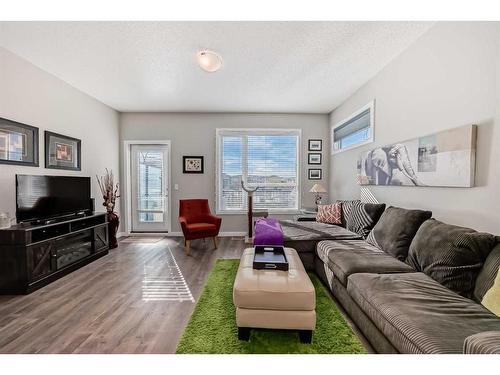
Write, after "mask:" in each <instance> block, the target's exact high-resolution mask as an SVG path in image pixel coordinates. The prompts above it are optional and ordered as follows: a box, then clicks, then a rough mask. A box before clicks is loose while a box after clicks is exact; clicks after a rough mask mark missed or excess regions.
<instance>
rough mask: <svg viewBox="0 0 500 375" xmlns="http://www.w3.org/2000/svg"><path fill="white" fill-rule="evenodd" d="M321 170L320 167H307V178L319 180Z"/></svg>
mask: <svg viewBox="0 0 500 375" xmlns="http://www.w3.org/2000/svg"><path fill="white" fill-rule="evenodd" d="M322 178H323V171H322V170H321V169H309V180H321V179H322Z"/></svg>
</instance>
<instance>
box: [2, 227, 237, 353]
mask: <svg viewBox="0 0 500 375" xmlns="http://www.w3.org/2000/svg"><path fill="white" fill-rule="evenodd" d="M244 247H245V245H244V243H243V241H242V240H241V239H232V238H230V237H224V238H221V239H220V241H219V248H218V249H217V250H215V251H214V250H212V249H213V243H212V241H209V240H207V241H205V242H203V241H201V240H200V241H193V244H192V250H191V255H190V256H186V255H185V254H184V253H183V240H182V239H181V238H165V239H163V240H161V241H159V242H156V243H141V242H139V241H135V242H133V241H132V242H127V243H125V242H120V245H119V247H118V248H116V249H114V250H111V252H110V254H109V255H107V256H105V257H103V258H101V259H98V260H97V261H95V262H93V263H91V264H89V265H87V266H85V267H83V268H81V269H79V270H77V271H75V272H73V273H71V274H69V275H67V276H65V277H63V278H62V279H59V280H57V281H56V282H54V283H52V284H50V285H48V286H46V287H44V288H42V289H40V290H38V291H36V292H34V293H32V294H30V295H27V296H0V353H174V352H175V348H176V345H177V342H178V340H179V338H180V335H181V334H182V332H183V330H184V327H185V326H186V324H187V322H188V320H189V317H190V316H191V313H192V311H193V309H194V306H195V303H194V300H197V298H198V297H199V295H200V293H201V291H202V289H203V285H204V283H205V279H206V277H207V275H208V273H209V271H210V270H211V269H212V267H213V264H214V262H215V260H216V259H217V258H239V257H240V255H241V252H242V251H243V249H244ZM172 255H173V257H172ZM173 259H175V260H173ZM176 264H177V265H178V269H177V268H176ZM179 270H180V272H181V273H182V276H183V277H184V280H185V282H186V284H187V285H188V286H189V291H190V293H191V294H192V296H193V298H194V300H192V299H190V298H187V297H186V296H187V294H186V289H185V288H183V287H182V286H183V285H182V284H183V283H182V278H181V277H180V276H179ZM157 284H158V285H159V287H155V285H157ZM179 285H180V286H181V287H180V288H179V287H178V286H179ZM173 286H177V288H173ZM175 289H180V292H179V293H176V292H175ZM176 294H177V295H178V297H176Z"/></svg>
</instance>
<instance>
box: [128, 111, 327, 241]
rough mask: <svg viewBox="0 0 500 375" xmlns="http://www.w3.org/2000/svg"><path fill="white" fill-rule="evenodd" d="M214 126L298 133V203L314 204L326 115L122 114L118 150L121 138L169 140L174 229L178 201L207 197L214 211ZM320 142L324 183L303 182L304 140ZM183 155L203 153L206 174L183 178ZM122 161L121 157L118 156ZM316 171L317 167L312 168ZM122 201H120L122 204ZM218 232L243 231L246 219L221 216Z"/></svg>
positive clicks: (324, 138) (305, 163)
mask: <svg viewBox="0 0 500 375" xmlns="http://www.w3.org/2000/svg"><path fill="white" fill-rule="evenodd" d="M217 128H289V129H302V148H301V154H302V163H301V175H302V205H303V206H304V207H308V206H309V207H311V206H314V199H313V196H312V194H310V193H308V191H309V190H310V189H311V187H312V185H313V184H314V183H316V182H321V183H323V184H324V185H325V187H327V186H326V185H327V181H328V158H327V155H328V153H327V152H328V151H327V148H328V144H327V138H328V115H308V114H303V115H302V114H237V113H234V114H232V113H225V114H219V113H123V114H122V115H121V132H120V133H121V141H122V144H121V147H122V152H121V153H122V155H123V141H125V140H171V141H172V151H171V152H172V175H171V184H172V186H173V185H174V184H179V190H178V191H175V190H173V189H170V191H171V198H172V209H171V222H172V231H174V232H178V231H180V227H179V224H178V221H177V217H178V214H179V199H183V198H207V199H208V200H209V202H210V207H211V208H212V211H215V183H216V181H215V152H216V150H215V147H216V146H215V145H216V143H215V129H217ZM312 138H322V139H323V140H324V141H323V165H322V166H321V168H322V169H323V181H309V180H308V179H307V173H308V171H307V169H308V166H307V140H308V139H312ZM183 155H203V156H204V157H205V173H204V174H202V175H196V174H183V173H182V156H183ZM122 157H123V156H122ZM314 168H315V167H314ZM123 175H124V173H122V176H123ZM122 203H124V202H122ZM222 216H223V220H222V229H221V230H222V231H224V232H244V231H246V216H245V215H222Z"/></svg>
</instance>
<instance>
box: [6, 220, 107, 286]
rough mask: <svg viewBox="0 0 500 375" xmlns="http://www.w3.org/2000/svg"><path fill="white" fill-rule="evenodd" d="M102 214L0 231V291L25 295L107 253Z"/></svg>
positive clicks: (105, 228) (21, 225)
mask: <svg viewBox="0 0 500 375" xmlns="http://www.w3.org/2000/svg"><path fill="white" fill-rule="evenodd" d="M108 252H109V245H108V223H107V219H106V214H105V213H90V214H77V215H71V216H66V217H64V218H56V219H50V220H49V221H48V222H45V223H21V224H17V225H14V226H12V227H10V228H8V229H2V230H0V294H28V293H31V292H33V291H35V290H37V289H39V288H41V287H43V286H45V285H47V284H49V283H51V282H52V281H55V280H57V279H59V278H61V277H63V276H64V275H67V274H68V273H70V272H73V271H74V270H76V269H78V268H80V267H83V266H85V265H86V264H88V263H90V262H92V261H94V260H96V259H98V258H100V257H102V256H104V255H106V254H108Z"/></svg>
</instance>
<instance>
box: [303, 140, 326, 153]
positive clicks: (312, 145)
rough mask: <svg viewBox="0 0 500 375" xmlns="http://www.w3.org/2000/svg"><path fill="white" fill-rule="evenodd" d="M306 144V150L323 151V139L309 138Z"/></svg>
mask: <svg viewBox="0 0 500 375" xmlns="http://www.w3.org/2000/svg"><path fill="white" fill-rule="evenodd" d="M307 146H308V147H307V150H308V151H323V140H322V139H310V140H309V141H308V145H307Z"/></svg>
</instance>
